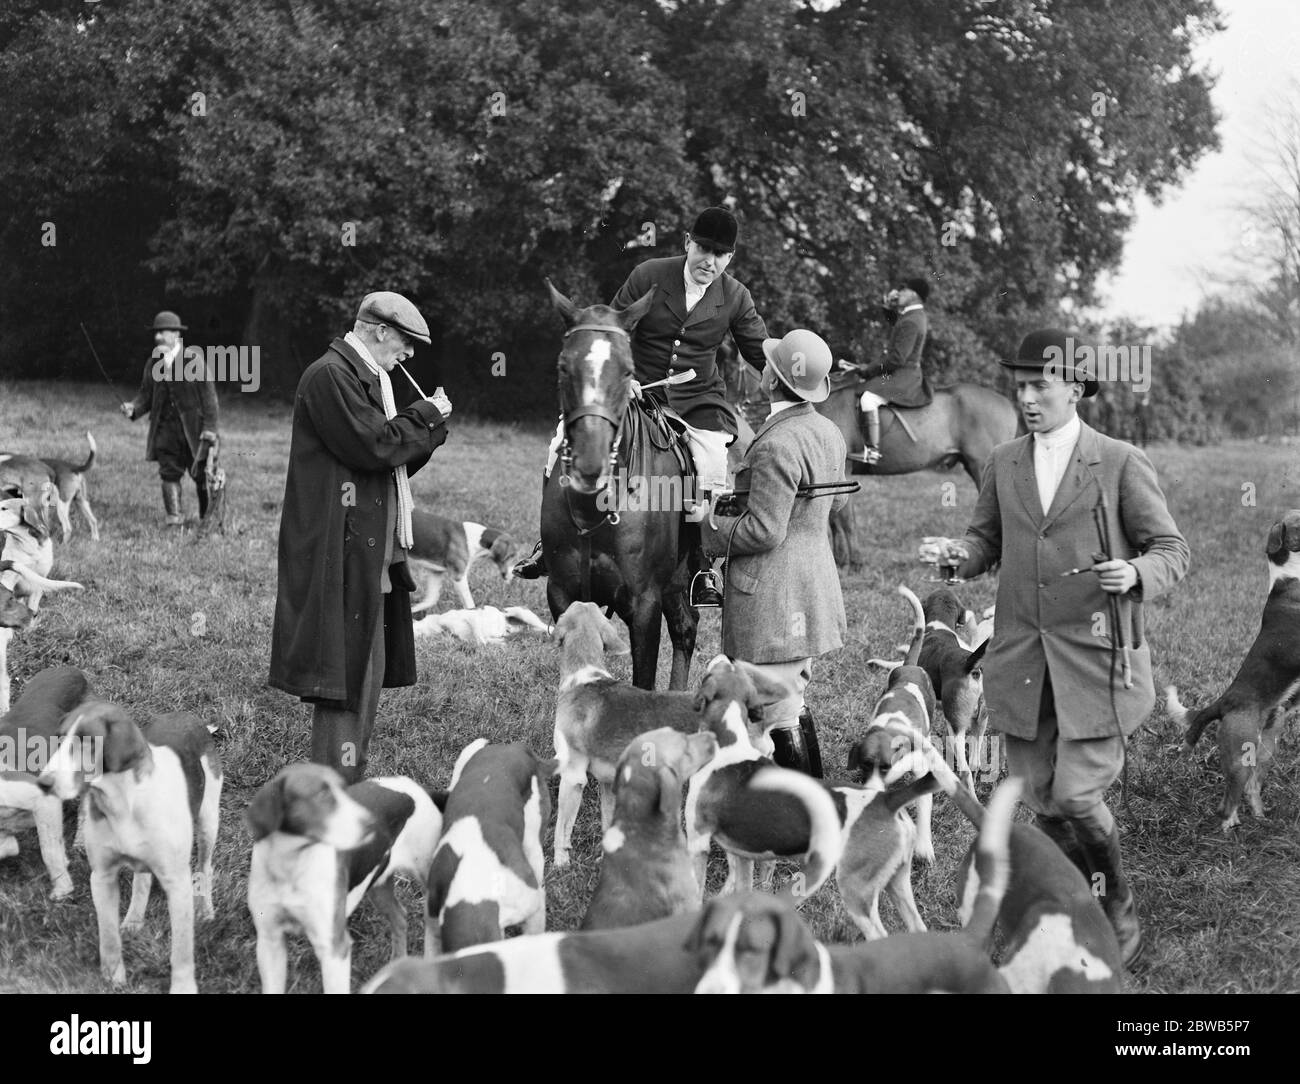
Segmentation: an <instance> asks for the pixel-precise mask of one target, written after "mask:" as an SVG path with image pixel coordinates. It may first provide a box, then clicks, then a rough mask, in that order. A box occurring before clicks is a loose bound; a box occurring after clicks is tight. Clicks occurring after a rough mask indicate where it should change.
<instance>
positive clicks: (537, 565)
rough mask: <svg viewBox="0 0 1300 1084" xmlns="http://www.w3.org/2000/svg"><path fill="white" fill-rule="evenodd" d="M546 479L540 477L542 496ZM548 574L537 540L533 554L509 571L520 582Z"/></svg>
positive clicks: (548, 570)
mask: <svg viewBox="0 0 1300 1084" xmlns="http://www.w3.org/2000/svg"><path fill="white" fill-rule="evenodd" d="M546 477H547V476H546V475H545V474H543V475H542V494H543V496H544V495H545V493H546ZM549 572H550V569H548V568H547V567H546V555H545V554H543V553H542V541H541V539H540V538H539V539H538V540H537V545H535V546H534V547H533V552H532V553H530V554H529V555H528V556H527V557H525V558H524V559H523V560H522V561H518V562H516V564H515V567H514V568H513V569H511V570H510V575H511V577H512V578H517V579H521V580H536V579H540V578H541V577H542V576H545V575H547V574H548V573H549Z"/></svg>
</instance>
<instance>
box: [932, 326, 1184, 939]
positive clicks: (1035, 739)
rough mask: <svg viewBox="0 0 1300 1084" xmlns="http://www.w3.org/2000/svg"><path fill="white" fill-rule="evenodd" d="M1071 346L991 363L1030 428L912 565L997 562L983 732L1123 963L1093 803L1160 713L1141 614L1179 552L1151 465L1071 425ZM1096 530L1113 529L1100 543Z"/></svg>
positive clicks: (1116, 845) (1116, 851) (1173, 579)
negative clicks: (1101, 914)
mask: <svg viewBox="0 0 1300 1084" xmlns="http://www.w3.org/2000/svg"><path fill="white" fill-rule="evenodd" d="M1076 341H1077V340H1076V339H1075V337H1074V336H1071V335H1069V334H1067V333H1066V332H1064V331H1061V330H1059V329H1056V328H1046V329H1043V330H1040V331H1035V332H1033V333H1031V334H1029V335H1027V336H1025V338H1024V340H1023V341H1022V342H1021V344H1020V350H1019V351H1018V353H1017V355H1016V357H1015V358H1014V359H1011V360H1007V361H1003V362H1002V365H1004V366H1006V367H1007V368H1009V369H1012V370H1013V371H1014V373H1015V378H1016V398H1017V400H1018V402H1019V404H1020V411H1021V414H1022V415H1023V416H1024V419H1025V426H1026V427H1027V428H1028V430H1029V432H1028V434H1026V435H1025V436H1023V437H1017V438H1016V439H1014V440H1009V441H1007V442H1006V443H1005V444H1000V445H998V447H997V448H995V449H994V451H993V458H992V459H991V460H990V461H989V464H988V466H987V467H985V470H984V477H983V479H982V481H981V484H980V493H979V499H978V501H977V502H976V505H975V512H974V516H973V517H972V519H971V522H970V526H969V527H968V528H967V530H966V537H965V538H964V539H963V540H962V541H960V542H956V541H944V542H940V543H927V544H925V545H923V546H922V553H921V557H922V559H923V560H929V561H932V562H934V561H942V562H943V563H947V564H956V565H957V574H958V575H959V576H960V577H962V578H964V579H965V578H970V577H972V576H978V575H979V574H980V573H982V572H986V571H989V570H990V569H992V568H994V567H996V566H997V565H998V563H999V562H1001V566H1002V571H1001V576H1000V578H999V580H998V597H997V627H996V629H995V631H994V633H993V639H992V640H991V642H990V644H989V649H988V652H987V654H986V655H985V656H984V697H985V701H986V703H987V705H988V711H989V724H990V726H992V728H993V729H994V730H998V731H1001V732H1002V733H1003V734H1004V735H1006V755H1007V765H1008V768H1009V770H1010V772H1011V775H1013V776H1015V777H1017V778H1019V779H1023V780H1024V781H1025V789H1024V802H1025V804H1026V805H1027V806H1029V808H1030V809H1032V810H1033V811H1034V813H1035V814H1036V815H1037V821H1036V823H1037V824H1038V826H1039V827H1040V828H1041V829H1042V830H1043V831H1044V832H1046V833H1047V834H1048V835H1049V836H1051V837H1052V839H1054V840H1055V841H1056V842H1057V844H1058V845H1059V846H1060V847H1061V849H1062V850H1063V851H1064V852H1065V853H1066V854H1067V855H1069V856H1070V858H1071V859H1072V860H1073V861H1074V862H1075V864H1076V865H1077V866H1078V867H1079V869H1080V870H1081V871H1082V872H1083V874H1084V876H1085V877H1087V878H1089V880H1090V882H1091V884H1092V887H1093V891H1094V892H1096V893H1097V894H1098V895H1099V898H1100V902H1101V903H1102V905H1103V907H1104V909H1105V911H1106V915H1107V917H1108V918H1109V919H1110V921H1111V925H1112V926H1113V927H1114V929H1115V934H1116V936H1117V939H1118V941H1119V947H1120V951H1121V953H1122V954H1123V959H1124V963H1125V964H1126V965H1129V964H1131V963H1132V962H1133V961H1135V960H1136V959H1137V957H1138V954H1139V952H1140V951H1141V949H1142V931H1141V926H1140V924H1139V922H1138V912H1137V904H1136V901H1135V899H1134V896H1133V891H1132V888H1131V886H1130V884H1129V881H1128V878H1127V876H1126V875H1125V872H1124V866H1123V862H1122V859H1121V854H1120V838H1119V829H1118V827H1117V826H1116V824H1115V818H1114V817H1113V816H1112V814H1111V811H1110V809H1109V808H1108V807H1107V805H1106V802H1105V800H1104V796H1105V793H1106V789H1107V788H1108V787H1109V786H1110V785H1111V784H1112V783H1113V782H1114V781H1115V779H1116V778H1117V777H1118V776H1119V773H1120V771H1121V769H1122V768H1123V764H1124V744H1125V739H1126V738H1127V736H1128V735H1129V734H1132V733H1133V731H1135V730H1136V729H1137V728H1138V727H1139V726H1140V725H1141V724H1142V723H1143V721H1144V720H1145V719H1146V718H1147V716H1148V715H1149V714H1150V713H1151V709H1152V707H1154V705H1155V687H1154V685H1153V683H1152V678H1151V649H1150V647H1149V646H1148V645H1147V644H1146V643H1145V642H1144V641H1143V639H1142V615H1141V608H1142V605H1143V603H1145V602H1149V601H1151V600H1152V599H1154V598H1156V597H1158V596H1159V595H1162V594H1164V593H1165V592H1166V591H1168V590H1169V589H1170V588H1172V587H1173V586H1174V585H1175V584H1177V583H1178V582H1179V581H1180V580H1181V579H1182V578H1183V576H1184V575H1186V573H1187V565H1188V561H1189V560H1190V551H1189V549H1188V547H1187V542H1186V541H1185V540H1184V539H1183V536H1182V534H1180V533H1179V530H1178V527H1177V525H1176V524H1175V523H1174V520H1173V517H1172V516H1171V515H1170V514H1169V509H1168V507H1167V505H1166V504H1165V497H1164V494H1163V493H1162V492H1161V490H1160V484H1159V482H1158V481H1157V480H1156V472H1155V469H1154V468H1153V467H1152V466H1151V462H1150V460H1148V459H1147V457H1146V455H1145V454H1144V453H1143V452H1141V451H1139V450H1138V449H1137V448H1134V447H1133V446H1132V445H1131V444H1126V443H1124V442H1123V441H1120V440H1114V439H1112V438H1111V437H1107V436H1104V435H1102V434H1101V433H1098V432H1097V431H1096V430H1095V429H1093V428H1092V427H1091V426H1088V425H1086V424H1084V422H1083V421H1082V420H1081V419H1080V418H1079V416H1078V404H1079V401H1080V400H1081V399H1087V398H1090V397H1091V396H1093V395H1096V394H1097V390H1098V382H1097V380H1096V379H1095V378H1094V376H1093V374H1092V373H1091V372H1090V371H1089V370H1088V369H1087V367H1086V362H1085V361H1084V360H1083V359H1080V361H1079V362H1076V360H1075V358H1074V344H1075V342H1076ZM1096 510H1100V512H1098V511H1096ZM1099 519H1104V520H1106V521H1108V523H1109V528H1108V530H1109V536H1110V537H1109V539H1108V540H1107V541H1108V544H1107V545H1105V546H1102V544H1101V538H1100V537H1099V530H1098V520H1099ZM936 550H942V551H944V552H934V551H936ZM1094 555H1097V556H1094ZM1102 556H1104V558H1105V559H1099V558H1101V557H1102ZM1080 568H1082V569H1085V570H1086V571H1085V572H1083V573H1080V574H1074V573H1073V571H1072V570H1075V569H1080ZM1115 599H1117V600H1118V604H1117V607H1116V610H1115V612H1117V613H1118V615H1119V623H1118V625H1119V627H1118V629H1116V628H1112V627H1110V626H1111V612H1112V611H1111V607H1110V600H1115ZM1117 632H1118V634H1119V636H1120V638H1121V639H1119V640H1116V639H1115V637H1116V634H1117ZM1122 645H1127V648H1128V651H1127V654H1128V658H1129V662H1130V667H1131V673H1132V684H1131V687H1129V686H1127V685H1126V682H1125V681H1124V680H1123V679H1122V667H1121V661H1122V658H1123V651H1124V648H1123V646H1122Z"/></svg>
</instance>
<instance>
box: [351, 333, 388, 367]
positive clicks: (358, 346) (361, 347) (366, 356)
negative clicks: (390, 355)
mask: <svg viewBox="0 0 1300 1084" xmlns="http://www.w3.org/2000/svg"><path fill="white" fill-rule="evenodd" d="M343 341H344V342H345V343H347V344H348V345H349V346H350V347H352V349H353V350H355V351H356V352H357V353H358V354H360V355H361V360H362V361H364V362H365V363H366V368H367V369H369V370H370V371H371V372H372V373H382V372H383V371H384V369H383V366H382V365H380V364H379V362H377V361H376V360H375V356H374V355H373V354H372V353H371V352H370V348H369V347H368V346H366V344H365V343H363V342H362V341H361V340H360V339H359V338H357V335H356V332H353V331H349V332H348V333H347V334H346V335H344V336H343Z"/></svg>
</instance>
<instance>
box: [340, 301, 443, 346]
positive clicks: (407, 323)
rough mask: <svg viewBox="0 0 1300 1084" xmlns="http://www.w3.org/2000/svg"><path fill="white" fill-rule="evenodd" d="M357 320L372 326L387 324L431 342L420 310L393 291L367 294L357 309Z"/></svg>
mask: <svg viewBox="0 0 1300 1084" xmlns="http://www.w3.org/2000/svg"><path fill="white" fill-rule="evenodd" d="M357 319H358V320H367V321H369V322H370V323H372V324H387V325H388V326H389V327H395V328H397V330H398V331H400V332H402V334H404V335H409V336H410V337H411V338H412V339H419V340H420V342H422V343H427V342H429V341H430V339H429V325H428V324H426V323H425V322H424V317H423V316H421V315H420V310H419V309H417V308H416V307H415V306H414V305H412V304H411V303H410V302H409V301H407V300H406V298H404V297H403V296H402V295H401V294H395V293H393V292H392V291H391V290H380V291H379V292H378V293H375V294H366V296H365V297H363V298H362V299H361V307H360V308H358V309H357Z"/></svg>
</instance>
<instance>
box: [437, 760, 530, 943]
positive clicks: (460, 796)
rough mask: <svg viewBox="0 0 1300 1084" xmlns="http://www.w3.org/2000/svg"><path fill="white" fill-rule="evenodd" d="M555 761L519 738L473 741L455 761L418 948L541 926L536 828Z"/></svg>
mask: <svg viewBox="0 0 1300 1084" xmlns="http://www.w3.org/2000/svg"><path fill="white" fill-rule="evenodd" d="M554 770H555V762H554V761H553V760H546V761H543V760H539V759H538V757H537V754H536V753H534V752H533V751H532V750H531V749H529V748H528V746H527V745H526V744H525V743H523V742H512V743H510V744H508V745H489V744H488V743H487V739H486V738H479V739H477V740H476V741H473V742H471V743H470V744H469V745H467V746H466V747H465V749H464V750H463V751H462V752H461V754H460V756H459V757H458V758H457V759H456V766H455V768H454V770H453V771H452V776H451V786H450V788H449V791H450V793H449V794H448V796H447V804H446V808H445V809H444V810H443V822H442V838H441V839H440V840H439V841H438V848H437V851H436V852H435V854H434V857H433V865H432V867H431V868H430V870H429V890H428V893H427V895H426V905H427V914H426V918H425V932H424V951H425V955H426V956H430V955H434V954H436V953H438V952H440V951H443V950H444V949H446V950H449V951H450V950H456V949H461V948H467V947H468V946H470V945H477V944H481V943H483V942H485V941H499V940H501V938H503V937H504V936H505V930H506V927H507V926H516V925H522V926H523V928H524V932H525V933H541V932H542V930H544V929H546V882H545V878H544V874H543V865H544V858H543V855H542V832H543V831H544V830H545V827H546V822H547V821H548V820H549V819H550V815H551V791H550V787H549V786H548V785H547V780H548V779H549V778H550V777H551V774H552V773H553V772H554Z"/></svg>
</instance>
